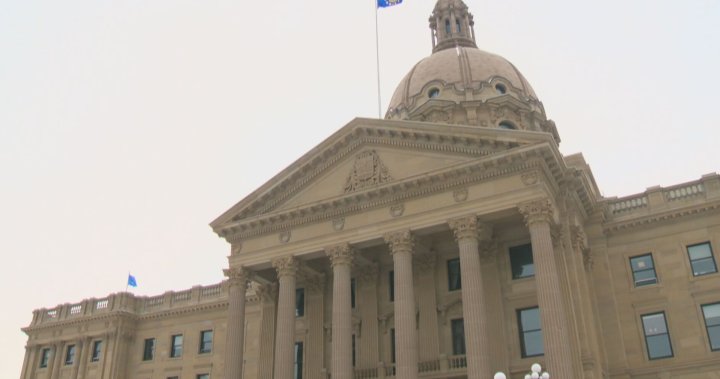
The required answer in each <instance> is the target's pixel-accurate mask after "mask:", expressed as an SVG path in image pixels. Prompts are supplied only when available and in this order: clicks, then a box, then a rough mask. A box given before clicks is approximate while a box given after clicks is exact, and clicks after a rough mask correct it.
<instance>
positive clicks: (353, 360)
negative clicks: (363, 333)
mask: <svg viewBox="0 0 720 379" xmlns="http://www.w3.org/2000/svg"><path fill="white" fill-rule="evenodd" d="M352 362H353V367H355V335H354V334H353V335H352Z"/></svg>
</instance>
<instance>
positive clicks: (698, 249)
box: [687, 242, 717, 276]
mask: <svg viewBox="0 0 720 379" xmlns="http://www.w3.org/2000/svg"><path fill="white" fill-rule="evenodd" d="M687 252H688V256H689V257H690V266H692V271H693V276H700V275H706V274H712V273H714V272H717V265H715V257H714V256H713V252H712V248H711V247H710V242H703V243H699V244H697V245H691V246H688V247H687Z"/></svg>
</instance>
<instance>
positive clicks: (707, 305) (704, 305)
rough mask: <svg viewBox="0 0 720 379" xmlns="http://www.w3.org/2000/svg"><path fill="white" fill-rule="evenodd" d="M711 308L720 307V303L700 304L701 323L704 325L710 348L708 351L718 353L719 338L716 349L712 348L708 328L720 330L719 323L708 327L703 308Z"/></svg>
mask: <svg viewBox="0 0 720 379" xmlns="http://www.w3.org/2000/svg"><path fill="white" fill-rule="evenodd" d="M712 306H717V307H720V302H715V303H708V304H702V305H700V312H701V313H702V317H703V322H704V325H705V333H706V334H707V337H708V346H709V347H710V351H720V338H719V339H718V341H717V347H713V340H712V337H711V335H710V328H713V329H715V328H717V329H720V322H719V323H718V324H717V325H708V319H707V316H706V315H705V307H712Z"/></svg>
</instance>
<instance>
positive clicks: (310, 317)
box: [303, 275, 327, 379]
mask: <svg viewBox="0 0 720 379" xmlns="http://www.w3.org/2000/svg"><path fill="white" fill-rule="evenodd" d="M324 293H325V275H317V276H313V277H308V278H305V299H306V300H307V306H306V307H305V321H306V325H307V329H308V330H307V336H306V337H305V349H304V350H303V354H304V355H305V365H304V367H306V369H305V374H307V379H326V378H327V377H326V376H324V374H323V369H325V296H324ZM303 378H305V376H303Z"/></svg>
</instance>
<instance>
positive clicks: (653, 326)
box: [642, 313, 667, 336]
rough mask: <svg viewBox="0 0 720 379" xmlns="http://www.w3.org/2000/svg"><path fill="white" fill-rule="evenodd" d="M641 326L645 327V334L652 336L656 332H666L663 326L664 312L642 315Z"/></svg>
mask: <svg viewBox="0 0 720 379" xmlns="http://www.w3.org/2000/svg"><path fill="white" fill-rule="evenodd" d="M642 319H643V326H644V327H645V335H647V336H653V335H657V334H665V333H667V327H666V326H665V314H664V313H657V314H654V315H647V316H643V318H642Z"/></svg>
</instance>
